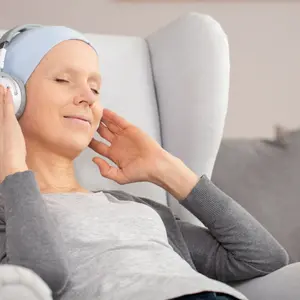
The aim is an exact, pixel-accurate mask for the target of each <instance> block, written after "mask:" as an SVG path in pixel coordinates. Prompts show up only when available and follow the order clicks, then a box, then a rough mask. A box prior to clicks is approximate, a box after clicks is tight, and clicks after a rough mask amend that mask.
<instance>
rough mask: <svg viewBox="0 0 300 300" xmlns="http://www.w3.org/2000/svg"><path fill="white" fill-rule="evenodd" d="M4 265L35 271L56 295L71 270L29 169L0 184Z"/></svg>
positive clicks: (0, 252) (0, 238)
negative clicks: (13, 265) (18, 266)
mask: <svg viewBox="0 0 300 300" xmlns="http://www.w3.org/2000/svg"><path fill="white" fill-rule="evenodd" d="M0 204H1V208H0V259H1V263H2V264H3V263H9V264H15V265H20V266H23V267H26V268H29V269H31V270H33V271H34V272H35V273H36V274H38V275H39V276H40V277H41V278H42V279H43V280H44V281H45V282H46V283H47V284H48V285H49V287H50V288H51V290H52V292H53V296H56V295H59V294H60V293H61V292H62V291H63V290H64V288H65V286H66V284H67V281H68V275H69V268H68V263H67V256H66V252H65V251H64V247H63V240H62V237H61V236H60V233H59V231H58V230H57V228H56V226H55V224H54V222H53V220H52V218H51V216H50V214H49V213H48V211H47V207H46V203H45V202H44V200H43V198H42V195H41V193H40V191H39V188H38V185H37V182H36V180H35V176H34V173H33V172H32V171H30V170H28V171H24V172H17V173H14V174H12V175H9V176H7V177H6V178H5V179H4V181H3V182H2V183H1V184H0Z"/></svg>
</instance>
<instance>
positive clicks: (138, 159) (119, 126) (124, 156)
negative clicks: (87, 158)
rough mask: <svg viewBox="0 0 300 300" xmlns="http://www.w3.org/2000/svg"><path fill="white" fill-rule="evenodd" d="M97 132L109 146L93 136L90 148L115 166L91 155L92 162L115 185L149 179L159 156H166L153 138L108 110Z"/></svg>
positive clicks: (105, 110) (104, 113)
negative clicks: (114, 165)
mask: <svg viewBox="0 0 300 300" xmlns="http://www.w3.org/2000/svg"><path fill="white" fill-rule="evenodd" d="M103 123H104V124H103ZM97 132H98V133H99V134H100V136H101V137H103V138H104V139H106V140H107V141H108V142H110V144H111V145H110V146H107V145H106V144H104V143H102V142H100V141H97V140H95V139H94V138H93V139H92V141H91V143H90V144H89V147H90V148H91V149H93V150H94V151H96V152H97V153H99V154H100V155H103V156H104V157H107V158H109V159H110V160H111V161H113V162H114V163H115V164H116V165H117V166H118V168H115V167H113V166H110V165H109V164H108V163H107V162H106V161H105V160H103V159H101V158H100V157H94V158H93V162H94V163H96V165H97V166H98V167H99V169H100V173H101V175H102V176H103V177H105V178H108V179H112V180H114V181H115V182H117V183H118V184H127V183H132V182H138V181H150V178H151V176H152V174H153V172H155V170H156V168H157V167H158V165H159V164H160V162H161V161H162V159H164V157H166V156H167V155H169V153H168V152H167V151H165V150H164V149H163V148H162V147H161V146H160V145H159V143H157V142H156V141H155V140H154V139H153V138H151V137H150V136H149V135H147V134H146V133H145V132H143V131H142V130H141V129H139V128H138V127H136V126H134V125H133V124H131V123H129V122H128V121H126V120H125V119H124V118H122V117H120V116H119V115H117V114H116V113H115V112H112V111H111V110H108V109H104V110H103V117H102V119H101V122H100V125H99V128H98V130H97Z"/></svg>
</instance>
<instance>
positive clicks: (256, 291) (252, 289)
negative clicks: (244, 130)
mask: <svg viewBox="0 0 300 300" xmlns="http://www.w3.org/2000/svg"><path fill="white" fill-rule="evenodd" d="M2 33H3V31H2V32H1V31H0V34H2ZM87 36H88V38H89V39H91V40H92V41H93V42H94V43H95V45H96V46H97V47H98V48H99V52H100V53H101V56H102V57H101V60H100V62H101V65H100V70H101V73H102V76H103V87H102V92H101V98H102V103H103V105H104V107H109V108H110V109H112V110H114V111H116V112H117V113H118V114H120V115H122V116H124V117H125V118H126V119H128V120H129V121H130V122H132V123H134V124H136V125H137V126H139V127H140V128H142V129H143V130H145V131H146V132H148V133H149V134H150V135H151V136H152V137H153V138H155V139H156V140H157V141H158V142H159V143H160V144H161V145H162V146H163V147H164V148H165V149H166V150H167V151H169V152H171V153H172V154H173V155H175V156H177V157H179V158H180V159H181V160H183V161H184V162H185V163H186V164H187V165H188V166H189V167H190V168H191V169H193V171H194V172H195V173H197V174H199V175H200V174H203V173H205V174H206V175H207V176H208V177H210V176H211V174H212V170H213V166H214V162H215V159H216V155H217V152H218V149H219V145H220V142H221V138H222V132H223V127H224V122H225V117H226V111H227V104H228V90H229V69H230V65H229V47H228V42H227V37H226V35H225V33H224V31H223V30H222V28H221V26H220V25H219V24H218V23H217V22H216V21H215V20H213V19H212V18H211V17H209V16H205V15H200V14H198V13H189V14H187V15H184V16H182V17H180V18H179V19H177V20H175V21H174V22H172V23H171V24H169V25H167V26H166V27H164V28H161V29H160V30H158V31H157V32H155V33H153V34H151V35H150V36H148V37H147V38H145V39H143V38H140V37H129V36H112V35H99V34H93V33H88V34H87ZM95 138H97V139H100V140H101V138H99V137H98V135H97V136H95ZM102 141H103V142H105V140H102ZM94 155H95V153H94V152H93V151H92V150H91V149H89V148H87V149H86V150H85V151H84V152H83V153H82V154H81V155H80V156H79V157H78V158H77V159H76V161H75V167H76V172H77V176H78V180H79V181H80V183H81V184H82V185H83V186H84V187H85V188H87V189H89V190H99V189H103V188H105V189H110V190H111V189H116V190H118V189H119V190H123V191H125V192H128V193H131V194H134V195H137V196H142V197H148V198H151V199H153V200H155V201H160V202H161V203H163V204H165V205H169V206H170V207H171V209H172V210H173V212H174V213H176V214H177V215H178V216H180V217H181V219H182V220H186V221H189V222H192V223H194V224H198V225H200V226H203V224H202V223H201V222H200V220H198V219H197V218H195V216H193V215H192V214H191V213H190V212H188V211H187V210H186V209H185V208H184V207H183V206H181V205H180V204H179V203H178V201H177V200H175V199H174V198H172V196H171V195H169V194H167V193H166V191H164V190H163V189H161V188H159V187H158V186H155V185H153V184H150V183H145V182H140V183H133V184H128V185H123V186H121V185H118V184H117V183H115V182H112V181H109V180H107V179H105V178H102V177H101V176H100V174H99V171H98V169H97V167H96V165H94V164H93V163H92V161H91V158H92V157H93V156H94ZM104 159H105V158H104ZM109 163H111V162H109ZM237 201H238V199H237ZM271 275H272V276H270V275H269V276H266V277H264V278H257V279H254V280H251V281H250V282H244V283H240V284H235V287H236V288H237V289H240V290H241V291H242V292H244V293H245V295H246V296H248V297H249V299H251V300H268V299H269V300H279V299H285V300H288V299H290V300H295V299H299V298H300V287H298V283H299V282H300V266H299V265H298V264H294V265H290V266H287V267H285V268H283V269H281V270H278V271H276V272H274V273H273V274H271ZM288 285H290V286H288ZM276 289H277V290H276ZM272 293H274V294H275V296H274V297H273V296H271V295H272ZM276 293H277V296H276ZM278 293H279V294H278ZM280 293H281V294H280ZM282 293H284V295H285V297H281V295H282ZM0 299H1V300H8V299H10V300H12V299H23V300H25V299H26V300H37V299H42V300H46V299H47V300H48V299H52V298H51V292H50V290H49V288H48V287H47V285H46V284H45V283H44V282H43V281H42V280H41V279H40V278H39V277H38V276H37V275H36V274H34V273H33V272H32V271H30V270H26V269H24V268H21V267H17V266H12V265H1V266H0ZM86 300H90V299H86Z"/></svg>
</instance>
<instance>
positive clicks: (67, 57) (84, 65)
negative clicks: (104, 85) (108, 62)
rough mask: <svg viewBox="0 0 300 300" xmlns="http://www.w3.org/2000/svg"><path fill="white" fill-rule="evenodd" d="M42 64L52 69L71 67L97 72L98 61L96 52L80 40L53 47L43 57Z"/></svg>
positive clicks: (68, 41)
mask: <svg viewBox="0 0 300 300" xmlns="http://www.w3.org/2000/svg"><path fill="white" fill-rule="evenodd" d="M42 62H43V63H44V64H45V65H51V66H52V67H53V66H55V67H57V65H59V66H64V65H65V66H68V65H73V66H77V68H79V69H88V70H90V71H94V72H95V71H99V60H98V55H97V53H96V51H95V50H94V49H93V48H92V47H91V46H90V45H88V44H87V43H85V42H83V41H80V40H67V41H63V42H61V43H59V44H57V45H55V46H54V47H53V48H52V49H51V50H50V51H49V52H48V53H47V54H46V55H45V56H44V58H43V60H42V61H41V63H42Z"/></svg>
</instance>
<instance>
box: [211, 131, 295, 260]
mask: <svg viewBox="0 0 300 300" xmlns="http://www.w3.org/2000/svg"><path fill="white" fill-rule="evenodd" d="M212 181H213V182H214V183H215V184H216V185H217V186H218V187H219V188H221V189H222V190H223V191H224V192H225V193H227V194H228V195H229V196H231V197H233V198H234V199H235V200H236V201H237V202H239V203H240V204H241V205H242V206H243V207H244V208H246V209H247V210H248V211H249V212H250V213H251V214H252V215H253V216H254V217H255V218H256V219H258V221H259V222H261V223H262V224H263V225H264V226H265V227H266V228H267V229H268V230H269V231H270V232H271V233H272V234H273V235H274V237H275V238H276V239H277V240H278V241H279V242H280V243H281V244H282V245H283V246H284V247H285V248H286V250H287V251H288V253H289V255H290V259H291V262H295V261H300V220H299V213H300V130H297V131H294V132H288V133H285V134H282V131H277V139H274V141H271V140H270V141H267V140H258V139H256V140H255V139H252V140H250V139H224V140H223V141H222V142H221V146H220V149H219V152H218V155H217V159H216V163H215V166H214V171H213V175H212Z"/></svg>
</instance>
